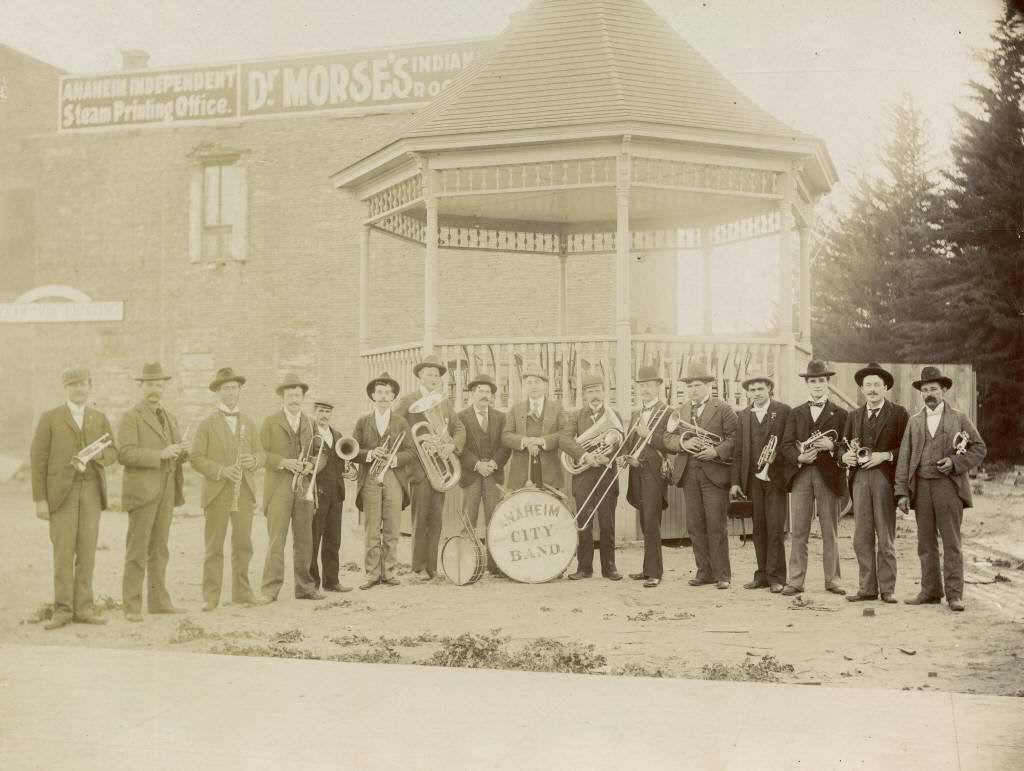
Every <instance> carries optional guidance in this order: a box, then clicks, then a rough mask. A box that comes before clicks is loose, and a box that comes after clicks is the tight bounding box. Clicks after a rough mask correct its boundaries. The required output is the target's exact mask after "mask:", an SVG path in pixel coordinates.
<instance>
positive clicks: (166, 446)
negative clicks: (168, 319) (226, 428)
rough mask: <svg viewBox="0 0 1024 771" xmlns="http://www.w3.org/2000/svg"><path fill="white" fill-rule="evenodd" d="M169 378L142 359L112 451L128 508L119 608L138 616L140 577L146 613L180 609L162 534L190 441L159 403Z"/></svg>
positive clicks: (175, 502)
mask: <svg viewBox="0 0 1024 771" xmlns="http://www.w3.org/2000/svg"><path fill="white" fill-rule="evenodd" d="M170 379H171V376H170V375H165V374H164V371H163V367H161V366H160V364H159V363H153V364H146V365H144V366H143V368H142V376H141V377H137V378H135V380H137V381H138V383H139V390H140V391H141V393H142V399H141V400H140V401H139V403H138V404H136V405H135V406H134V407H133V408H132V409H130V410H129V411H128V412H126V413H125V414H124V416H123V417H122V418H121V424H120V426H119V427H118V430H117V451H118V456H119V458H120V460H121V465H122V466H124V485H123V493H122V496H121V505H122V507H123V508H124V509H125V511H127V512H128V536H127V539H126V541H127V543H126V546H125V559H124V587H123V591H124V614H125V618H126V619H128V620H129V621H142V583H143V580H144V579H146V578H147V576H148V581H147V588H146V596H147V598H148V605H149V612H150V613H185V612H187V611H185V610H184V609H182V608H177V607H175V606H174V603H173V602H171V595H170V594H169V593H168V591H167V583H166V580H167V579H166V577H167V561H168V559H169V558H170V547H169V544H168V539H169V537H170V533H171V520H172V518H173V514H174V507H175V506H181V505H182V504H183V503H184V502H185V489H184V485H185V477H184V473H183V472H182V463H184V462H185V461H186V460H187V459H188V454H189V451H190V449H191V442H190V441H188V440H187V439H183V438H182V434H181V431H180V430H178V422H177V421H176V420H175V419H174V416H173V415H171V414H170V413H169V412H168V411H167V410H166V409H164V407H163V406H162V405H161V398H162V396H163V392H164V386H165V385H166V383H167V381H168V380H170Z"/></svg>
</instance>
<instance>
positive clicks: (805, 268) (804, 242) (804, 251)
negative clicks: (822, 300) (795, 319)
mask: <svg viewBox="0 0 1024 771" xmlns="http://www.w3.org/2000/svg"><path fill="white" fill-rule="evenodd" d="M799 232H800V340H801V341H802V342H809V341H810V339H811V229H810V228H809V227H807V226H806V225H805V226H804V227H802V228H800V231H799Z"/></svg>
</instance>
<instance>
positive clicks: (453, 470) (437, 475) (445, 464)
mask: <svg viewBox="0 0 1024 771" xmlns="http://www.w3.org/2000/svg"><path fill="white" fill-rule="evenodd" d="M443 401H444V396H442V395H441V394H437V393H434V394H428V395H427V396H424V397H423V398H422V399H418V400H417V401H415V402H413V403H412V404H411V405H410V406H409V412H410V414H412V413H416V414H422V415H423V420H420V421H417V422H416V423H413V424H412V427H411V428H410V429H409V430H410V431H411V432H412V440H413V443H414V444H415V445H416V452H417V453H418V454H419V456H420V461H422V463H423V471H424V472H425V473H426V475H427V481H428V482H430V486H431V487H433V488H434V489H435V490H436V491H437V492H439V493H443V492H444V491H445V490H449V489H451V488H452V487H455V485H457V484H458V483H459V477H460V476H462V468H461V466H460V465H459V463H458V462H457V461H454V460H452V459H451V458H449V457H448V456H447V455H445V454H444V453H443V452H441V447H442V446H444V445H445V444H447V443H448V420H447V419H446V418H445V417H444V415H443V411H442V409H441V402H443Z"/></svg>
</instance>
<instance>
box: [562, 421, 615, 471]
mask: <svg viewBox="0 0 1024 771" xmlns="http://www.w3.org/2000/svg"><path fill="white" fill-rule="evenodd" d="M625 438H626V432H625V430H624V429H623V428H622V423H620V422H619V418H618V416H617V415H616V414H615V413H614V412H612V411H611V410H610V409H605V411H604V415H602V416H601V419H600V420H599V421H597V423H595V424H594V425H592V426H591V427H590V428H588V429H587V430H586V431H584V432H583V433H582V434H580V435H579V436H578V437H576V441H577V442H578V443H579V444H580V446H582V447H583V451H584V452H592V453H595V454H597V455H604V456H611V455H612V454H613V453H614V452H615V449H616V448H617V447H619V446H620V445H621V444H622V442H623V440H624V439H625ZM562 467H563V468H564V469H565V470H566V471H568V472H569V473H570V474H573V475H576V474H579V473H580V472H582V471H585V470H586V469H588V468H590V467H591V466H590V464H589V463H582V462H577V461H574V460H573V459H572V456H571V455H570V454H569V453H567V452H563V453H562Z"/></svg>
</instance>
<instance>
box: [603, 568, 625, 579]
mask: <svg viewBox="0 0 1024 771" xmlns="http://www.w3.org/2000/svg"><path fill="white" fill-rule="evenodd" d="M604 577H605V578H607V579H608V580H609V581H621V580H622V573H620V572H619V571H618V570H613V571H611V572H610V573H605V574H604Z"/></svg>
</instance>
